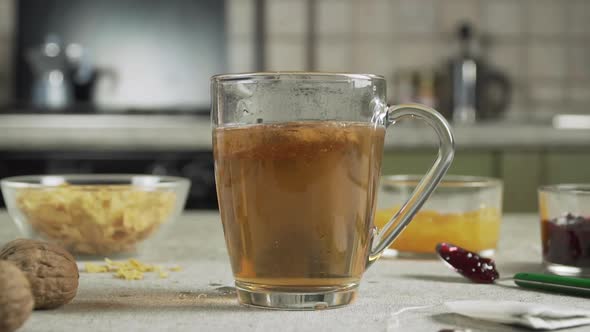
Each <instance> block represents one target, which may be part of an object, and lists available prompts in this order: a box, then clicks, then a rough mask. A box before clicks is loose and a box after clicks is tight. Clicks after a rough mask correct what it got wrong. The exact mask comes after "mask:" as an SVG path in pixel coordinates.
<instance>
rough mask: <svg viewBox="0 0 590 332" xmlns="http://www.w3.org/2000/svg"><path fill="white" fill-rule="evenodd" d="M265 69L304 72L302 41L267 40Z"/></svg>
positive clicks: (295, 39)
mask: <svg viewBox="0 0 590 332" xmlns="http://www.w3.org/2000/svg"><path fill="white" fill-rule="evenodd" d="M266 60H267V64H266V69H268V70H276V71H285V70H296V71H300V70H306V64H305V43H304V41H303V39H297V38H294V39H292V40H288V39H286V38H280V37H276V38H270V39H267V49H266Z"/></svg>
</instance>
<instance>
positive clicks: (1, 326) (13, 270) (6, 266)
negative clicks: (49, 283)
mask: <svg viewBox="0 0 590 332" xmlns="http://www.w3.org/2000/svg"><path fill="white" fill-rule="evenodd" d="M33 304H34V301H33V294H32V293H31V285H30V284H29V281H28V280H27V277H26V276H25V274H24V273H23V272H22V271H21V270H19V268H18V267H16V265H14V263H11V262H8V261H0V331H3V332H12V331H15V330H16V329H18V328H19V327H21V325H23V323H24V322H25V321H26V320H27V318H29V316H30V315H31V311H33Z"/></svg>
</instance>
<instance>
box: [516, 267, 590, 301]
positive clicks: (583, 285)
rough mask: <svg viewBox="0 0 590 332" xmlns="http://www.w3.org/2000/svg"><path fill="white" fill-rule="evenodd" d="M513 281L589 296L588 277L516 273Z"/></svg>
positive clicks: (526, 285) (521, 285)
mask: <svg viewBox="0 0 590 332" xmlns="http://www.w3.org/2000/svg"><path fill="white" fill-rule="evenodd" d="M514 282H515V283H516V284H517V285H518V286H520V287H525V288H533V289H539V290H544V291H550V292H559V293H565V294H571V295H577V296H590V279H588V278H575V277H562V276H557V275H550V274H537V273H517V274H515V275H514Z"/></svg>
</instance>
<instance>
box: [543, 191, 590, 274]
mask: <svg viewBox="0 0 590 332" xmlns="http://www.w3.org/2000/svg"><path fill="white" fill-rule="evenodd" d="M539 209H540V216H541V241H542V248H543V262H544V264H545V267H546V268H547V270H548V271H549V272H552V273H555V274H560V275H574V276H590V185H576V184H567V185H566V184H562V185H553V186H545V187H541V188H540V189H539Z"/></svg>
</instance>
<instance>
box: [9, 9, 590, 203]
mask: <svg viewBox="0 0 590 332" xmlns="http://www.w3.org/2000/svg"><path fill="white" fill-rule="evenodd" d="M262 70H281V71H284V70H312V71H336V72H360V73H376V74H381V75H384V76H385V78H386V79H387V81H388V98H389V102H390V103H402V102H409V101H415V102H420V103H423V104H429V105H432V106H434V107H436V108H437V109H439V110H440V111H441V112H442V113H443V114H444V115H445V116H446V117H447V118H448V119H449V120H451V121H452V123H453V125H454V127H455V131H456V136H457V148H458V153H457V156H456V159H455V163H454V165H453V168H452V169H451V173H454V174H472V175H484V176H494V177H499V178H502V179H504V181H505V200H504V205H505V210H507V211H534V210H536V209H537V203H536V188H537V187H538V186H539V185H540V184H547V183H560V182H590V168H589V167H588V166H589V165H590V153H589V152H590V109H589V106H590V1H588V0H486V1H484V0H480V1H478V0H226V1H215V0H194V1H191V0H170V1H157V0H147V1H141V0H120V1H118V0H103V1H96V0H79V1H74V0H47V1H35V0H18V1H17V0H0V177H5V176H10V175H18V174H34V173H35V174H36V173H88V172H96V173H98V172H102V173H154V174H171V175H181V176H186V177H189V178H191V180H192V181H193V188H192V191H191V195H190V198H189V203H188V206H189V207H190V208H215V207H216V197H215V188H214V179H213V162H212V156H211V140H210V129H209V118H208V116H209V102H210V100H209V77H210V76H211V75H213V74H216V73H223V72H248V71H262ZM434 147H435V141H434V135H433V134H432V133H431V132H430V131H429V129H428V128H423V127H421V126H419V125H417V124H413V123H412V122H408V123H405V124H404V125H402V126H400V127H399V128H395V129H394V130H392V131H390V133H388V135H387V144H386V152H385V159H384V165H383V172H384V173H387V174H395V173H423V172H424V171H425V170H426V169H427V167H428V166H429V165H430V164H431V163H432V161H433V153H434V151H435V150H434Z"/></svg>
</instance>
